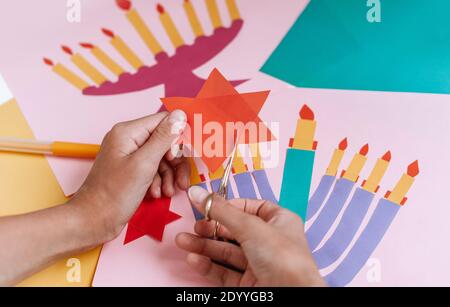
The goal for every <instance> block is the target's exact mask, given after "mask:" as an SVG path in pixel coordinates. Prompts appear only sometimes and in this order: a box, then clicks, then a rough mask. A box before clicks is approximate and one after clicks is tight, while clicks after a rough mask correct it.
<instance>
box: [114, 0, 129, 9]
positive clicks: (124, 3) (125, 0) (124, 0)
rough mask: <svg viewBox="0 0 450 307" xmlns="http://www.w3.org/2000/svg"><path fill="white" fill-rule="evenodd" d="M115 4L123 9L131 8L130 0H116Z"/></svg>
mask: <svg viewBox="0 0 450 307" xmlns="http://www.w3.org/2000/svg"><path fill="white" fill-rule="evenodd" d="M116 3H117V5H118V6H119V7H120V8H121V9H122V10H124V11H129V10H130V9H131V4H132V3H131V1H130V0H116Z"/></svg>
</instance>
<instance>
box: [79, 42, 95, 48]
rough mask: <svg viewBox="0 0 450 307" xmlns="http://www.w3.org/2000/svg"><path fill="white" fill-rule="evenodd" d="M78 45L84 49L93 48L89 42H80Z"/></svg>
mask: <svg viewBox="0 0 450 307" xmlns="http://www.w3.org/2000/svg"><path fill="white" fill-rule="evenodd" d="M80 46H81V47H83V48H86V49H94V45H92V44H90V43H80Z"/></svg>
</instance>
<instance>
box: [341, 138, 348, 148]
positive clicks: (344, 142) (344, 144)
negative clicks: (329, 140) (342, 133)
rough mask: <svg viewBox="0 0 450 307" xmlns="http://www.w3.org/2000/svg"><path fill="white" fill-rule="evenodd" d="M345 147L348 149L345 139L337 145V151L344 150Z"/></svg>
mask: <svg viewBox="0 0 450 307" xmlns="http://www.w3.org/2000/svg"><path fill="white" fill-rule="evenodd" d="M347 147H348V141H347V138H345V139H343V140H342V141H341V142H340V143H339V150H346V149H347Z"/></svg>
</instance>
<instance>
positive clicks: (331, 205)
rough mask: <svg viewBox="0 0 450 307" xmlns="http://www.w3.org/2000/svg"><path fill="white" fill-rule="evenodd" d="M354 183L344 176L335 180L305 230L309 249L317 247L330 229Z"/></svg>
mask: <svg viewBox="0 0 450 307" xmlns="http://www.w3.org/2000/svg"><path fill="white" fill-rule="evenodd" d="M354 185H355V183H354V182H353V181H350V180H347V179H344V178H341V179H339V180H338V181H337V182H336V185H335V186H334V188H333V191H332V192H331V195H330V197H329V198H328V200H327V202H326V204H325V206H324V207H323V209H322V211H320V213H319V216H318V217H317V219H316V220H315V221H314V224H312V225H311V227H310V228H309V229H308V231H307V232H306V238H307V239H308V243H309V247H310V248H311V250H315V249H316V248H317V246H318V245H319V244H320V242H322V240H323V238H324V237H325V235H326V234H327V232H328V231H329V230H330V227H331V226H332V225H333V223H334V222H335V221H336V218H337V217H338V215H339V213H340V212H341V210H342V208H343V207H344V205H345V203H346V201H347V199H348V197H349V195H350V192H351V191H352V189H353V186H354Z"/></svg>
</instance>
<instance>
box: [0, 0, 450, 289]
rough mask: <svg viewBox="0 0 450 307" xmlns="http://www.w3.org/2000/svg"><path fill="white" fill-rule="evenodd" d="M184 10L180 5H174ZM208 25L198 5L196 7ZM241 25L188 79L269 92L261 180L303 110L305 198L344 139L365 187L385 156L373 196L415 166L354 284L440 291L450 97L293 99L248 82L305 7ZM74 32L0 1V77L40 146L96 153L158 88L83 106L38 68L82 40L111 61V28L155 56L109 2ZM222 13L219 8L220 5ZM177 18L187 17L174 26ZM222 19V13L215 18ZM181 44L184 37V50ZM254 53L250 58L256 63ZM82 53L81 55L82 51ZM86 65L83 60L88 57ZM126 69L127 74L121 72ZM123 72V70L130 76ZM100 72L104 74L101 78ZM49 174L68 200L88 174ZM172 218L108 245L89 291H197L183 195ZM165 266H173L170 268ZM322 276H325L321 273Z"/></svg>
mask: <svg viewBox="0 0 450 307" xmlns="http://www.w3.org/2000/svg"><path fill="white" fill-rule="evenodd" d="M134 2H135V4H136V6H137V7H138V8H139V11H140V12H141V14H142V15H143V16H144V18H145V19H146V21H147V22H148V24H149V25H150V26H152V28H153V29H154V30H155V33H156V34H157V35H158V38H159V39H160V40H161V42H162V43H163V44H164V46H165V47H166V48H167V49H168V50H170V49H169V48H168V47H169V46H170V44H169V42H168V40H167V38H166V36H165V34H163V33H162V28H161V27H160V25H159V21H158V19H157V15H156V12H155V11H154V6H155V4H156V1H138V0H135V1H134ZM161 2H163V3H164V4H165V5H166V7H167V9H168V10H169V11H170V12H171V15H172V17H173V18H174V19H175V20H176V23H177V24H178V25H179V28H180V30H181V32H182V34H183V37H185V38H186V40H187V41H192V38H193V37H192V34H191V33H190V30H189V27H188V25H187V21H186V19H185V18H181V17H180V18H178V17H177V16H181V15H182V14H183V12H182V7H181V4H179V3H178V2H176V1H161ZM180 2H181V1H180ZM193 2H194V3H195V5H196V7H197V8H198V9H199V14H200V15H201V19H202V20H203V21H205V22H204V23H203V24H204V26H205V28H207V29H208V30H209V31H210V30H211V29H210V28H208V25H209V23H208V22H206V21H207V20H208V19H207V17H206V10H205V7H204V6H203V5H202V3H201V2H202V1H195V0H194V1H193ZM238 2H239V7H240V9H241V12H242V15H243V16H244V19H245V21H246V24H245V26H244V29H243V31H242V32H241V33H240V35H239V36H238V38H237V39H236V41H235V42H233V43H232V44H231V45H230V46H229V47H228V48H227V49H226V50H224V52H223V53H222V54H220V55H219V56H218V57H216V58H215V59H214V60H213V61H211V62H210V63H207V64H206V65H204V66H203V67H201V68H200V69H198V71H197V72H196V73H198V75H200V76H202V77H206V76H207V75H208V73H209V72H210V71H211V69H212V68H213V67H218V68H219V69H220V70H221V71H222V72H223V73H224V74H225V75H226V76H227V77H228V78H230V79H241V78H248V77H252V80H251V81H250V82H249V83H247V84H244V85H243V86H241V87H239V90H240V91H241V92H244V91H252V90H264V89H272V90H273V92H272V94H271V96H270V98H269V101H268V103H267V105H266V106H265V108H264V109H263V112H262V114H261V118H262V119H265V120H267V121H277V122H279V123H280V128H281V129H280V134H279V135H278V137H279V140H280V146H279V149H280V157H279V161H280V165H279V166H278V167H277V168H274V169H271V170H269V171H268V172H269V178H271V180H272V185H273V186H274V190H275V191H276V194H277V195H278V194H279V186H280V183H281V179H282V167H283V163H282V161H284V150H285V148H286V145H287V143H288V139H289V138H290V137H292V136H293V133H294V131H295V124H296V120H297V118H298V117H297V114H298V111H299V109H300V107H301V106H302V105H303V104H304V103H308V104H309V105H310V107H311V108H312V109H313V110H314V111H315V113H316V116H317V121H318V130H317V136H316V139H317V140H318V141H319V148H318V151H317V158H316V165H315V172H314V178H313V189H315V187H316V186H317V184H318V181H319V180H320V177H321V176H322V175H323V173H324V171H325V169H326V166H327V164H328V162H329V159H330V157H331V154H332V152H333V150H334V148H335V147H336V146H337V144H338V143H339V141H340V140H341V139H342V138H344V137H348V138H349V149H348V151H347V154H346V156H345V158H344V161H343V163H342V165H341V166H342V167H346V166H347V165H348V163H349V161H350V159H351V158H352V156H353V154H354V153H355V152H356V151H358V150H359V148H360V147H361V146H362V145H364V144H365V143H367V142H368V143H369V144H370V153H369V161H368V164H367V165H366V167H365V169H364V170H363V173H362V174H361V179H363V178H366V177H367V175H368V173H369V172H370V170H371V169H372V167H373V165H374V163H375V161H376V159H377V158H378V157H380V156H381V155H382V154H384V152H386V150H388V149H390V150H391V151H392V153H393V160H392V163H391V166H390V168H389V170H388V173H387V175H386V177H385V178H384V180H383V182H382V185H381V190H380V195H383V194H384V192H385V191H386V190H387V189H392V187H393V186H394V185H395V183H396V182H397V180H398V179H399V178H400V176H401V175H402V174H403V173H404V172H405V170H406V167H407V166H408V165H409V163H411V162H412V161H414V160H416V159H419V161H420V167H421V173H420V175H419V176H418V178H417V180H416V183H415V185H414V186H413V188H412V190H411V191H410V193H409V194H408V197H409V201H408V203H407V205H406V206H405V207H404V208H402V210H401V211H400V214H399V215H398V216H397V218H396V219H395V221H394V223H393V225H392V227H391V228H390V230H389V232H388V235H387V236H386V237H385V238H384V239H383V241H382V243H381V244H380V246H379V247H378V249H377V250H376V251H375V253H374V255H373V257H374V258H376V259H378V261H379V263H380V264H381V283H369V282H368V281H367V277H366V275H367V273H368V268H367V267H366V268H364V269H363V270H362V271H361V272H360V274H359V275H358V276H357V277H356V279H355V280H354V282H353V283H352V285H357V286H364V285H369V286H378V285H384V286H395V285H414V286H417V285H448V284H449V282H450V268H449V265H448V263H447V262H448V259H450V249H449V248H448V247H447V244H446V243H445V240H442V239H441V238H442V237H445V236H446V235H447V234H448V233H450V229H449V228H450V225H449V223H448V221H447V219H448V218H447V217H448V216H449V213H450V212H449V210H450V209H449V206H448V204H447V200H446V196H447V194H446V193H445V192H446V191H447V190H448V184H449V183H448V174H449V173H450V163H449V162H448V161H447V157H449V156H450V155H449V154H450V144H449V143H450V142H449V141H448V137H447V135H448V134H449V132H450V131H449V130H450V127H449V124H448V118H449V115H450V97H449V96H444V95H428V94H408V93H402V94H400V93H381V92H377V93H372V92H358V91H333V90H315V89H293V88H291V89H290V90H286V88H287V87H288V86H287V85H286V84H284V83H282V82H281V81H278V80H275V79H273V78H271V77H268V76H266V75H263V74H260V73H255V71H257V70H258V69H259V67H260V66H261V65H262V63H263V62H264V61H265V59H266V58H267V57H268V55H269V54H270V52H271V51H272V50H273V49H274V48H275V46H276V45H277V43H278V42H279V41H280V40H281V38H282V37H283V34H284V33H285V32H286V30H287V29H288V28H289V26H290V25H291V24H292V22H293V21H294V20H295V18H296V17H297V15H298V14H299V12H300V11H301V9H302V8H303V7H304V5H305V4H306V1H298V2H294V1H270V0H265V1H261V0H258V1H256V0H246V1H238ZM82 3H83V4H82V9H83V11H82V14H83V15H82V23H80V24H70V23H68V22H67V21H66V19H65V14H66V7H65V2H64V1H60V0H45V1H44V0H43V1H24V0H16V1H12V2H9V4H8V10H1V11H0V17H1V20H2V22H3V23H4V24H7V25H8V27H2V28H0V34H1V35H0V37H2V57H1V58H0V71H1V72H2V74H3V75H4V77H5V79H6V80H7V82H8V85H9V87H10V89H11V90H12V92H13V93H15V97H16V98H17V99H18V101H19V104H20V106H21V108H22V110H23V111H24V113H25V116H26V118H27V120H28V121H29V123H30V125H31V126H32V128H33V130H34V132H35V134H36V136H37V138H39V139H50V140H66V141H84V142H100V140H101V138H102V136H103V135H104V133H105V132H106V131H107V130H108V129H109V128H110V127H111V126H112V125H113V124H114V123H116V122H118V121H122V120H127V119H131V118H135V117H141V116H143V115H145V114H148V113H151V112H153V111H155V110H156V109H158V107H159V102H158V99H157V98H159V97H160V96H162V95H163V89H162V87H159V88H155V89H152V90H148V91H145V92H141V93H135V94H130V95H124V96H112V97H100V98H99V97H84V96H82V95H81V94H80V93H79V92H78V91H76V90H74V89H72V88H71V86H70V85H68V84H66V83H65V82H64V81H63V80H61V79H60V78H59V77H57V76H55V75H54V74H53V73H52V72H51V71H49V68H48V67H46V66H45V65H43V64H42V61H41V58H42V57H43V56H47V57H50V58H52V59H53V60H54V61H56V62H58V61H61V62H63V63H64V64H66V65H67V66H70V65H69V59H68V58H67V57H66V56H65V55H64V54H63V53H62V52H61V51H60V50H59V45H60V44H62V43H65V44H68V45H70V46H72V47H74V49H77V50H79V49H78V47H76V44H77V43H78V42H80V41H86V40H87V41H91V42H93V43H97V44H99V45H100V46H101V47H102V48H104V49H105V50H106V51H109V52H111V50H112V49H111V47H109V44H108V43H107V40H106V39H105V38H104V37H103V36H102V35H101V34H100V32H99V28H100V27H109V28H111V29H113V30H116V31H117V33H120V35H121V36H122V37H123V38H124V39H126V40H127V42H129V44H130V45H132V46H133V48H134V49H135V50H136V51H137V52H138V53H139V55H141V57H142V58H146V59H147V60H146V62H147V63H152V61H153V59H152V57H150V56H148V55H149V53H148V51H147V50H146V48H145V46H144V45H143V44H142V42H141V41H140V40H139V38H138V37H137V35H136V34H135V33H134V31H133V29H132V28H131V26H130V25H129V24H128V22H127V21H126V18H125V17H124V16H123V15H122V13H121V12H120V11H119V10H118V9H117V8H116V7H115V6H114V4H113V1H96V2H94V1H87V0H83V1H82ZM220 5H221V8H222V11H223V12H225V10H224V5H223V3H222V2H220ZM183 16H184V15H183ZM224 16H225V14H224ZM187 38H190V40H189V39H187ZM255 50H257V52H255ZM83 54H85V55H86V54H87V53H86V52H83ZM88 58H90V57H89V56H88ZM121 64H123V65H124V66H126V64H125V63H123V62H121ZM127 67H128V66H127ZM105 73H107V72H105ZM50 163H51V166H52V168H53V170H54V172H55V174H56V176H57V177H58V180H59V181H60V183H61V185H62V186H63V188H64V191H65V192H66V194H70V193H72V192H74V191H75V190H76V189H77V188H78V187H79V185H80V184H81V182H82V180H83V178H84V177H85V175H86V174H87V172H88V170H89V168H90V163H87V162H80V161H68V160H59V159H51V160H50ZM172 209H173V210H174V211H175V212H177V213H179V214H181V215H182V216H183V217H184V218H183V219H182V220H180V221H178V222H175V223H173V224H171V225H169V226H168V227H167V231H166V233H165V238H164V243H162V244H160V243H156V242H154V241H152V240H151V239H149V238H142V239H140V240H137V241H135V242H133V243H132V244H130V245H128V246H123V245H122V242H123V235H124V234H123V235H122V237H120V238H118V239H117V240H115V241H113V242H111V243H109V244H107V245H106V246H105V248H104V250H103V253H102V256H101V258H100V263H99V267H98V272H97V274H96V277H95V281H94V284H95V285H170V286H174V285H202V284H206V285H207V283H205V282H204V281H203V280H202V279H201V278H198V277H197V276H195V275H194V274H193V273H192V274H191V273H189V272H190V271H189V269H188V268H187V267H186V265H185V264H184V262H183V258H184V255H185V254H184V253H183V252H181V251H178V250H176V249H175V246H174V244H173V239H174V236H175V235H176V234H177V233H178V232H179V231H190V230H191V229H192V226H193V223H194V218H193V216H192V213H191V209H190V207H189V204H188V202H187V200H186V198H185V196H184V195H182V194H180V195H178V196H177V197H176V199H174V201H173V204H172ZM169 256H170V257H169ZM324 273H326V272H324Z"/></svg>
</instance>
